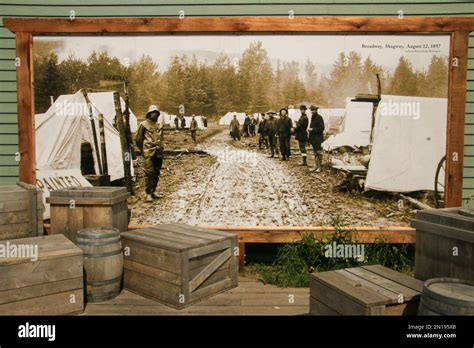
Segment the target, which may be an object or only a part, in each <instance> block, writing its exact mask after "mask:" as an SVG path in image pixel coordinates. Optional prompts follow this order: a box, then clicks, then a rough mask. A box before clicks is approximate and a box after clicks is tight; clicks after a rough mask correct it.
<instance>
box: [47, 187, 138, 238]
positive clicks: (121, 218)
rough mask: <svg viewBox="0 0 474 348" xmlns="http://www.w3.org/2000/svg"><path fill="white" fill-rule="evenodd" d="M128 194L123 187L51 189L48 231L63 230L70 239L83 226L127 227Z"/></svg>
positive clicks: (120, 228)
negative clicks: (49, 228) (49, 229)
mask: <svg viewBox="0 0 474 348" xmlns="http://www.w3.org/2000/svg"><path fill="white" fill-rule="evenodd" d="M128 196H129V194H128V192H127V189H126V188H125V187H77V188H68V189H62V190H56V191H52V192H51V196H50V197H49V198H48V199H47V202H48V203H50V205H51V234H59V233H61V234H64V235H65V236H66V237H68V238H69V239H70V240H72V241H73V242H75V241H76V233H77V231H78V230H80V229H83V228H91V227H115V228H117V229H118V230H119V231H121V232H123V231H127V229H128V206H127V198H128Z"/></svg>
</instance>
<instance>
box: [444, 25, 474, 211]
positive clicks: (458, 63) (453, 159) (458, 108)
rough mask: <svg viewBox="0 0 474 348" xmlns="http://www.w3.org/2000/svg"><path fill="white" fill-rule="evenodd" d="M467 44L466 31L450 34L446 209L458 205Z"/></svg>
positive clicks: (460, 194) (459, 202)
mask: <svg viewBox="0 0 474 348" xmlns="http://www.w3.org/2000/svg"><path fill="white" fill-rule="evenodd" d="M468 41H469V32H468V31H456V32H453V33H452V34H451V53H450V62H449V88H448V90H449V92H448V128H447V137H446V138H447V144H446V177H445V185H444V187H445V192H444V194H445V199H444V202H445V203H444V204H445V206H446V207H460V206H462V181H463V169H464V167H463V165H464V127H465V124H464V122H465V113H466V85H467V53H468V52H467V51H468Z"/></svg>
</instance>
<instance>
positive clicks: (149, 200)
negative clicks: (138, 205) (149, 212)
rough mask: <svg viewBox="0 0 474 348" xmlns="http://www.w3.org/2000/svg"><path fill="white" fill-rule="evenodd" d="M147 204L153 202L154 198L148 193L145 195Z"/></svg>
mask: <svg viewBox="0 0 474 348" xmlns="http://www.w3.org/2000/svg"><path fill="white" fill-rule="evenodd" d="M145 202H153V197H152V195H151V194H149V193H147V194H146V195H145Z"/></svg>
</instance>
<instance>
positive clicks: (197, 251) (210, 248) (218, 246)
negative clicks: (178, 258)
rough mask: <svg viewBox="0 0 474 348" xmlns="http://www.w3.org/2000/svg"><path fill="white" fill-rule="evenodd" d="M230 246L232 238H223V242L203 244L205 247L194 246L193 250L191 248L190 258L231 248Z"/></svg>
mask: <svg viewBox="0 0 474 348" xmlns="http://www.w3.org/2000/svg"><path fill="white" fill-rule="evenodd" d="M230 246H231V241H230V239H227V240H223V241H221V242H217V243H213V244H210V245H206V246H203V247H200V248H194V249H192V250H189V258H191V259H192V258H195V257H198V256H202V255H205V254H209V253H212V252H214V251H217V250H222V249H226V248H230Z"/></svg>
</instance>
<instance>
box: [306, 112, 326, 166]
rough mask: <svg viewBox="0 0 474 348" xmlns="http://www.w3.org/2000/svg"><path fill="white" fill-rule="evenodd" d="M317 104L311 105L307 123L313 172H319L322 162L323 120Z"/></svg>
mask: <svg viewBox="0 0 474 348" xmlns="http://www.w3.org/2000/svg"><path fill="white" fill-rule="evenodd" d="M318 109H319V107H318V106H315V105H311V107H310V110H311V123H310V125H309V129H308V130H309V143H310V144H311V146H312V147H313V151H314V160H315V162H316V166H315V168H314V171H315V172H318V173H319V172H320V171H321V167H322V164H323V163H322V162H323V154H322V150H323V149H322V147H321V144H322V143H323V141H324V120H323V117H322V116H321V115H320V114H319V113H318Z"/></svg>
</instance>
